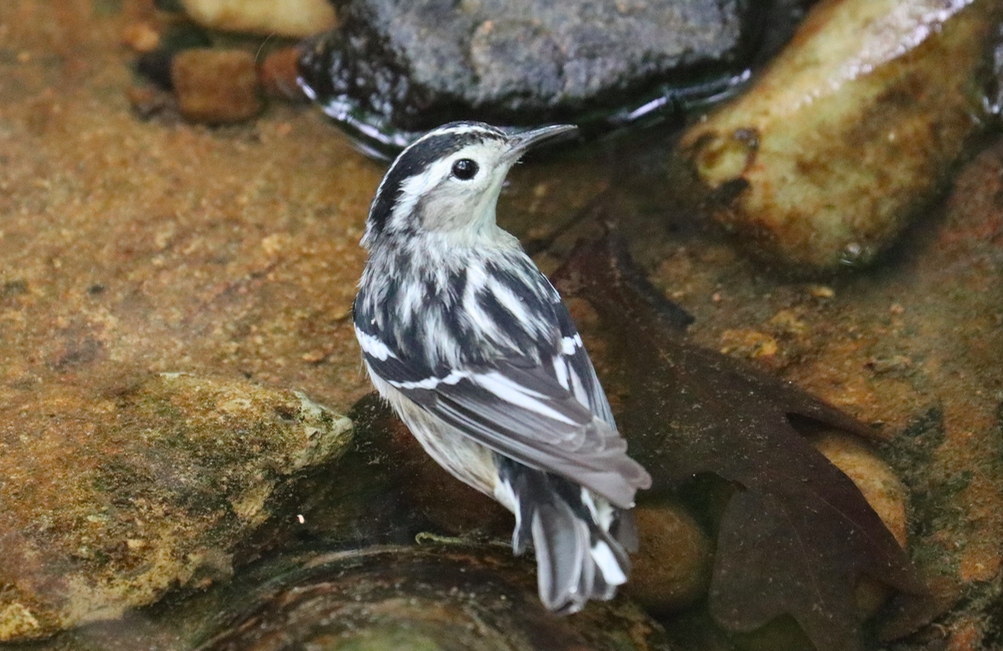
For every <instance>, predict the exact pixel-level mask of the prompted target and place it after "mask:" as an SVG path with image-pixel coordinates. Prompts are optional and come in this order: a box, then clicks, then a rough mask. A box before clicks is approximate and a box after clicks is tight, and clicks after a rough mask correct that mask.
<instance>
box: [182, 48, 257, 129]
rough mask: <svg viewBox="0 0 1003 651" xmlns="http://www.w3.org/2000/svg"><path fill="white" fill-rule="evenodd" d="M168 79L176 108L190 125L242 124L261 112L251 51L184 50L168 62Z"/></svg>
mask: <svg viewBox="0 0 1003 651" xmlns="http://www.w3.org/2000/svg"><path fill="white" fill-rule="evenodd" d="M171 80H172V82H173V83H174V92H175V94H177V97H178V108H179V109H180V111H181V114H182V115H183V116H184V117H185V119H187V120H190V121H191V122H201V123H205V124H230V123H233V122H243V121H244V120H248V119H250V118H252V117H254V116H255V115H257V114H258V113H259V112H260V111H261V107H262V104H261V99H260V98H259V97H258V77H257V70H256V69H255V65H254V56H253V55H252V54H251V53H250V52H244V51H243V50H212V49H208V48H195V49H191V50H184V51H183V52H179V53H178V54H176V55H175V56H174V59H173V61H172V62H171Z"/></svg>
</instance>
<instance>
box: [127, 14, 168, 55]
mask: <svg viewBox="0 0 1003 651" xmlns="http://www.w3.org/2000/svg"><path fill="white" fill-rule="evenodd" d="M122 42H123V43H124V44H125V45H127V46H128V47H130V48H131V49H132V50H134V51H135V52H152V51H153V50H156V49H157V48H158V47H160V30H158V29H157V28H156V26H155V25H153V24H152V23H150V22H148V21H139V22H135V23H131V24H130V25H128V26H126V28H125V29H124V30H122Z"/></svg>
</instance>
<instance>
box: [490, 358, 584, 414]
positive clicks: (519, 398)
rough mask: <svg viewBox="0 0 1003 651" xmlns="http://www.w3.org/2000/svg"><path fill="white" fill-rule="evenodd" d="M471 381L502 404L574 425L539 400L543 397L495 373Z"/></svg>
mask: <svg viewBox="0 0 1003 651" xmlns="http://www.w3.org/2000/svg"><path fill="white" fill-rule="evenodd" d="M471 379H472V380H473V381H474V382H475V383H476V384H477V385H478V386H480V387H481V388H483V389H487V390H488V391H490V392H491V393H493V394H494V395H495V396H497V397H498V398H499V399H501V400H502V401H504V402H508V403H511V404H513V405H516V406H518V407H522V408H523V409H528V410H530V411H532V412H535V413H537V414H540V415H541V416H545V417H547V418H552V419H553V420H556V421H560V422H562V423H567V424H568V425H574V424H575V421H573V420H571V419H570V418H568V417H567V416H565V415H564V414H562V413H561V412H559V411H557V410H556V409H554V408H553V407H550V406H549V405H547V404H546V403H544V402H543V401H542V400H541V398H544V399H545V396H543V395H541V394H539V393H536V392H535V391H532V390H530V389H527V388H526V387H524V386H522V385H519V384H517V383H515V382H513V381H512V380H510V379H509V378H507V377H505V376H504V375H502V374H501V373H498V372H497V371H492V372H490V373H483V374H480V375H475V376H473V377H472V378H471Z"/></svg>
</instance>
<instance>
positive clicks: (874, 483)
mask: <svg viewBox="0 0 1003 651" xmlns="http://www.w3.org/2000/svg"><path fill="white" fill-rule="evenodd" d="M812 444H813V445H814V446H815V448H816V449H817V450H818V451H819V452H821V453H822V454H824V455H825V458H826V459H828V460H829V461H830V462H831V463H832V464H833V465H834V466H836V467H837V468H839V469H840V470H842V471H843V473H845V474H846V476H847V477H849V478H850V479H851V480H853V483H854V484H856V485H857V488H859V489H860V492H861V493H863V495H864V499H866V500H867V503H868V504H870V505H871V508H872V509H874V511H875V513H877V514H878V516H879V517H880V518H881V521H882V522H884V523H885V526H886V527H888V530H889V531H891V532H892V535H893V536H895V540H896V541H897V542H898V544H899V545H901V546H902V549H908V548H909V538H908V531H909V520H908V512H909V491H908V489H906V487H905V485H904V484H903V483H902V481H901V480H900V479H899V478H898V477H897V476H896V475H895V472H894V471H893V470H892V469H891V467H890V466H889V465H888V464H887V463H885V462H884V461H882V460H881V458H880V457H878V456H877V455H876V454H875V453H874V452H873V451H871V449H870V448H868V447H867V445H866V444H864V443H863V442H862V441H861V440H860V439H857V438H852V437H850V436H847V435H845V434H841V433H839V432H828V433H823V434H818V435H815V436H813V437H812ZM888 595H889V590H888V588H887V586H885V585H883V584H881V583H879V582H878V581H874V580H873V579H870V578H869V577H866V576H863V577H861V578H860V580H859V582H858V584H857V605H858V607H859V608H860V611H861V612H862V613H864V614H865V616H868V617H869V616H872V615H874V614H875V613H876V612H877V611H878V610H879V609H880V608H881V606H882V605H884V603H885V601H886V600H887V599H888Z"/></svg>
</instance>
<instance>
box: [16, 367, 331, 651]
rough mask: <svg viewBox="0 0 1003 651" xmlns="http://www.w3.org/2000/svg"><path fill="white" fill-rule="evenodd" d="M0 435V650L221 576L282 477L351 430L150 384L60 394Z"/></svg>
mask: <svg viewBox="0 0 1003 651" xmlns="http://www.w3.org/2000/svg"><path fill="white" fill-rule="evenodd" d="M2 423H3V424H2V425H0V442H2V443H3V445H2V446H0V478H2V479H0V495H2V496H3V498H2V500H0V558H3V559H4V562H3V563H2V564H0V640H5V641H10V640H15V639H28V638H38V637H44V636H47V635H51V634H53V633H55V632H57V631H59V630H61V629H65V628H68V627H72V626H75V625H79V624H82V623H86V622H91V621H96V620H102V619H110V618H114V617H117V616H119V615H121V614H122V613H123V612H124V611H125V610H126V609H128V608H131V607H135V606H141V605H145V604H149V603H152V602H154V601H156V600H158V599H159V598H160V597H161V596H162V595H163V594H164V593H165V592H166V591H167V590H168V589H169V588H171V587H174V586H178V585H182V586H190V587H198V586H203V585H206V584H207V583H209V582H211V581H212V580H213V579H215V578H217V577H221V576H228V575H229V574H230V573H231V552H232V551H233V549H234V547H235V546H236V544H237V543H238V542H240V541H241V540H242V539H243V538H244V537H245V536H246V535H247V534H248V533H250V532H251V531H253V530H254V529H255V528H256V527H258V526H259V525H260V524H261V523H262V522H263V521H265V520H266V519H267V518H268V517H269V515H271V514H270V513H268V512H267V510H266V508H265V501H266V499H267V498H268V497H269V496H270V495H271V494H272V492H273V491H274V490H275V489H276V488H277V487H278V486H279V485H280V484H281V483H282V482H283V481H284V478H286V477H287V476H288V475H290V474H292V473H295V472H297V471H299V470H301V469H303V468H305V467H307V466H310V465H314V464H317V463H320V462H322V461H325V460H330V459H333V458H335V457H336V456H338V455H339V454H340V453H341V452H342V451H343V450H344V448H345V447H346V446H347V444H348V442H349V441H350V438H351V422H350V421H349V420H348V419H347V418H344V417H341V416H338V415H337V414H334V413H332V412H330V411H328V410H327V409H325V408H323V407H321V406H320V405H317V404H316V403H314V402H312V401H310V400H309V399H308V398H307V397H306V396H304V395H303V394H301V393H299V392H295V391H280V390H274V389H267V388H263V387H260V386H258V385H255V384H252V383H250V382H247V381H244V380H230V379H213V378H201V377H193V376H188V375H183V374H164V375H159V376H147V377H146V378H145V379H140V380H138V381H136V382H134V383H132V384H125V385H124V386H123V385H117V386H114V387H112V388H110V389H109V390H108V391H106V392H105V394H104V395H103V396H95V394H94V393H93V392H88V391H85V390H82V389H78V388H77V387H75V386H66V385H63V386H57V387H54V388H53V389H52V390H51V391H47V392H46V393H45V395H41V394H29V395H25V396H23V397H21V398H20V399H18V400H16V401H14V402H12V403H10V404H8V405H7V406H6V407H5V408H4V416H3V419H2Z"/></svg>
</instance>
